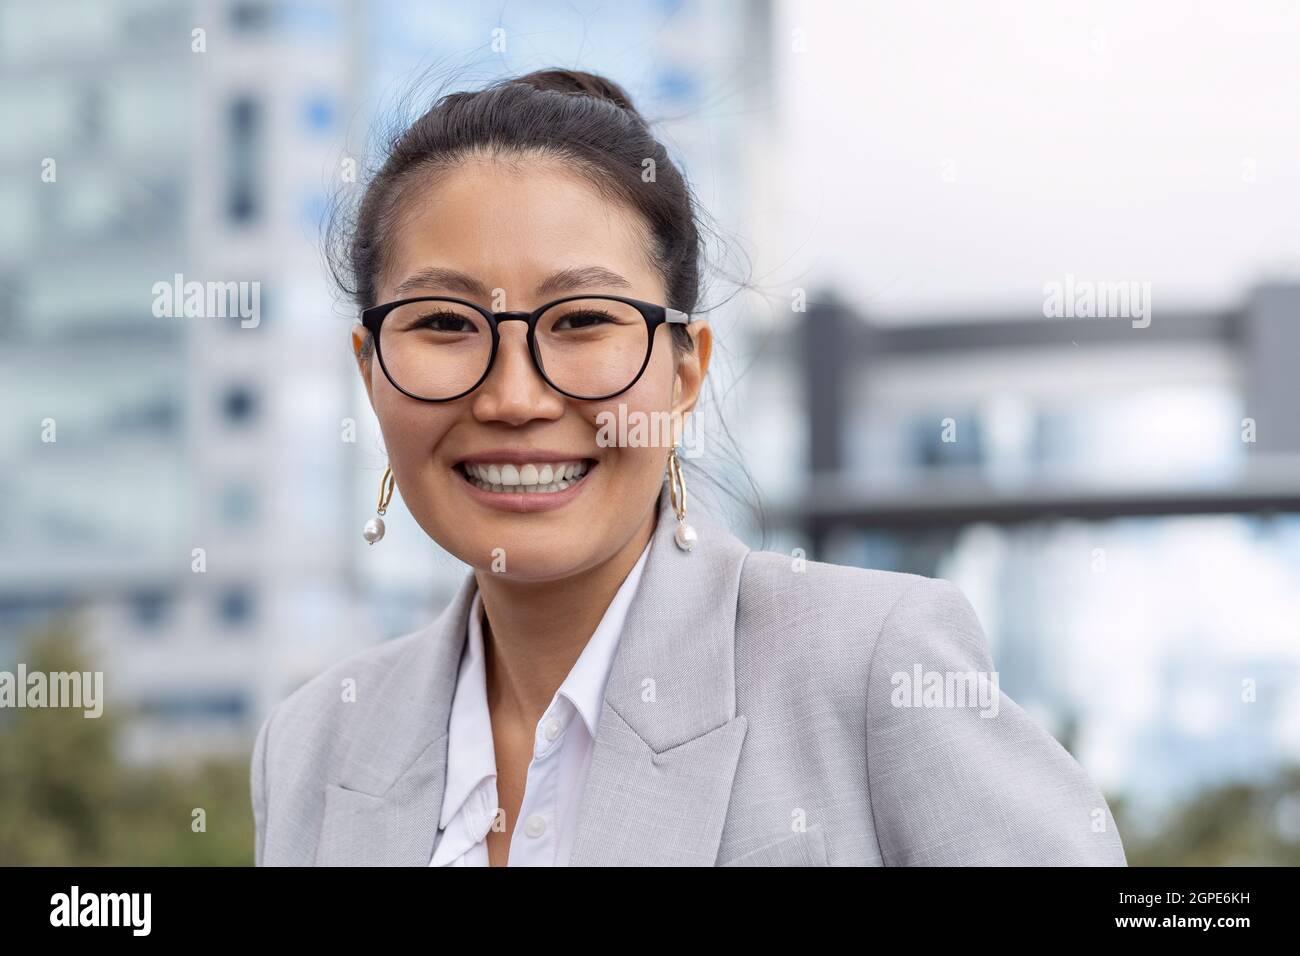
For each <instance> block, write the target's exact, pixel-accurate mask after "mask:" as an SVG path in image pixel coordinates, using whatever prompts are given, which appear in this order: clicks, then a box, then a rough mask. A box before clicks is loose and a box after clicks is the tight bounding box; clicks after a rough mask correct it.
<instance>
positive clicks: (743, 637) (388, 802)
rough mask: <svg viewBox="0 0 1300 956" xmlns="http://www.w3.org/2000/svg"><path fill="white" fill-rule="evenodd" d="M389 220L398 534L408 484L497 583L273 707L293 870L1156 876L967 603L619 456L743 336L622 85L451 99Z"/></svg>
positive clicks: (375, 400) (271, 739)
mask: <svg viewBox="0 0 1300 956" xmlns="http://www.w3.org/2000/svg"><path fill="white" fill-rule="evenodd" d="M353 226H354V232H353V236H352V240H351V242H350V245H349V247H348V248H349V261H348V271H349V272H350V273H351V276H352V279H353V280H354V282H355V289H354V293H355V296H356V299H357V302H358V304H359V306H360V308H361V310H362V321H361V323H360V324H358V325H357V326H356V327H355V328H354V330H353V334H352V346H353V349H354V352H355V354H356V357H357V362H358V367H359V369H360V372H361V375H362V377H363V379H364V381H365V385H366V389H367V391H368V393H369V396H370V402H371V404H372V406H373V408H374V410H375V413H376V415H377V416H378V419H379V423H380V426H381V429H382V432H383V436H384V441H385V445H386V447H387V450H388V454H389V456H390V468H391V472H386V473H385V476H384V479H383V481H382V482H381V491H380V507H379V509H378V510H379V513H380V514H381V515H382V514H383V511H384V507H385V506H386V504H387V502H388V497H389V496H390V495H391V493H392V489H393V481H394V479H395V481H396V484H397V485H398V486H400V489H401V493H402V498H403V500H404V501H405V503H406V505H407V507H408V508H409V509H410V511H411V513H412V515H414V517H415V519H416V521H417V522H418V523H419V524H420V526H421V527H422V528H423V529H424V530H425V531H426V532H427V533H428V534H429V536H430V537H431V538H433V539H434V540H435V541H437V542H438V544H440V545H441V546H442V547H443V548H445V549H446V550H447V551H449V552H450V553H452V554H454V555H455V556H456V557H458V558H460V559H461V560H463V561H464V562H466V563H467V564H469V565H470V566H471V567H472V568H473V572H472V573H471V574H469V575H467V576H466V578H465V580H464V582H463V583H462V585H461V587H460V590H459V592H458V593H457V595H456V597H455V599H454V600H453V601H452V603H451V605H450V606H449V607H448V608H446V610H444V611H443V613H442V615H441V616H440V617H439V618H438V619H437V620H436V621H434V622H433V624H431V625H430V626H429V627H427V628H425V629H424V630H421V631H419V632H417V633H414V634H410V635H408V636H406V637H403V638H400V639H397V640H394V641H390V642H387V643H385V644H383V645H381V646H378V647H375V648H372V649H369V650H367V651H365V652H363V653H361V654H358V655H355V656H353V657H351V658H350V659H348V660H345V661H343V662H342V663H340V664H338V665H336V666H334V667H332V668H331V669H330V670H328V671H327V672H326V673H324V674H322V675H320V676H319V677H317V678H316V679H314V680H312V681H310V682H309V683H307V684H306V685H305V686H303V687H301V688H300V689H299V690H297V691H296V692H295V693H294V694H293V695H292V696H290V697H289V698H288V699H286V700H285V701H283V702H282V703H280V704H279V705H278V706H277V707H276V708H275V709H274V710H273V711H272V713H271V715H270V716H269V717H268V719H267V721H266V722H265V724H264V725H263V727H262V729H261V732H260V733H259V734H258V737H257V742H256V747H255V751H254V755H253V762H252V797H253V806H254V816H255V819H256V826H257V845H256V851H257V852H256V856H257V862H258V863H259V864H266V865H277V864H281V865H282V864H288V865H306V864H313V863H315V864H404V865H413V866H426V865H434V866H442V865H456V866H483V865H493V866H501V865H506V864H509V865H516V866H517V865H593V864H631V865H705V866H712V865H715V864H716V865H852V864H873V865H874V864H888V865H900V864H1117V865H1123V863H1124V854H1123V850H1122V847H1121V844H1120V840H1119V836H1118V834H1117V832H1116V829H1115V823H1114V820H1113V819H1112V817H1111V815H1110V811H1109V808H1108V807H1107V806H1106V802H1105V800H1104V799H1103V798H1102V796H1101V794H1100V793H1099V792H1098V790H1097V788H1096V787H1095V786H1094V785H1093V784H1092V783H1091V781H1090V780H1089V779H1088V777H1087V776H1086V775H1085V773H1084V772H1083V770H1082V769H1081V768H1080V767H1079V765H1078V764H1077V763H1076V762H1075V761H1074V760H1073V759H1072V758H1071V757H1070V755H1069V754H1068V753H1066V751H1065V750H1064V749H1063V748H1062V747H1061V746H1060V745H1059V744H1058V743H1057V742H1056V741H1055V740H1053V739H1052V738H1051V737H1050V736H1049V735H1048V734H1046V733H1045V732H1044V731H1042V730H1041V729H1039V728H1038V727H1037V726H1036V725H1035V724H1034V723H1032V722H1031V721H1030V720H1029V718H1028V717H1027V716H1026V715H1025V714H1024V712H1023V711H1021V710H1020V708H1018V707H1017V706H1016V705H1015V704H1014V703H1013V702H1012V701H1010V700H1009V699H1008V698H1007V697H1005V695H1001V694H1000V692H999V691H997V687H996V674H995V673H994V672H993V665H992V661H991V660H990V658H989V653H988V650H987V646H986V642H985V639H984V635H983V633H982V631H981V629H980V625H979V623H978V621H977V620H976V617H975V615H974V613H973V612H972V610H971V607H970V605H969V603H968V602H967V601H966V599H965V597H964V596H963V595H962V594H961V592H960V591H959V590H958V589H957V588H956V587H954V586H953V585H951V584H949V583H948V582H946V581H942V580H935V579H930V578H925V577H921V576H917V575H910V574H898V573H891V572H884V571H871V570H861V569H857V568H849V567H838V566H835V565H828V564H821V563H817V562H803V561H801V560H797V559H796V560H791V559H790V558H789V557H787V556H785V555H781V554H775V553H767V552H753V551H750V550H749V549H748V548H746V547H745V546H744V545H743V544H742V543H741V542H740V541H739V540H737V539H736V538H735V537H733V536H732V535H731V534H730V533H729V532H728V531H727V530H726V529H725V528H724V527H722V526H720V525H719V524H716V523H714V522H712V521H710V520H708V519H706V518H705V517H704V516H703V515H700V514H698V513H697V512H698V509H696V510H695V511H688V505H689V502H688V501H687V500H686V489H685V486H684V483H683V482H682V480H681V472H680V467H679V463H678V461H677V458H676V451H675V449H672V448H668V447H664V445H663V444H662V443H661V444H654V443H642V442H632V441H624V442H623V443H621V444H620V443H618V442H613V443H611V442H609V441H608V440H606V439H607V437H608V428H606V427H604V425H605V424H607V423H608V422H609V421H610V416H611V415H615V416H617V415H622V416H624V418H623V419H621V420H626V421H634V420H636V419H637V418H638V416H640V417H641V418H643V419H649V418H650V417H652V416H658V420H662V419H663V417H664V416H665V415H667V416H669V417H670V418H671V420H673V421H680V420H681V418H682V417H683V416H685V415H687V414H689V413H690V411H691V410H692V409H693V408H694V406H695V404H696V401H697V398H698V396H699V393H700V387H701V384H702V382H703V380H704V377H705V375H706V373H707V370H708V365H709V357H710V352H711V343H712V339H711V332H710V329H709V326H708V325H707V323H706V322H704V321H703V320H702V319H701V318H700V317H699V316H698V315H693V314H692V312H693V310H694V309H695V307H696V300H697V296H698V291H699V255H700V248H699V246H700V243H699V238H698V232H697V226H696V222H695V214H694V209H693V203H692V199H691V196H690V193H689V190H688V187H687V186H686V184H685V182H684V180H683V179H682V176H681V174H680V173H679V172H678V170H677V169H676V168H675V167H674V165H673V163H672V162H671V161H670V160H669V158H668V156H667V154H666V152H665V150H664V148H663V147H662V145H660V144H659V143H658V142H657V141H656V139H655V138H654V136H653V135H652V134H651V132H650V131H649V129H648V128H647V126H646V124H645V122H644V121H643V120H642V118H641V116H640V115H639V114H638V113H637V112H636V110H635V109H634V108H633V106H632V104H631V103H630V102H629V101H628V98H627V96H626V94H625V93H624V92H623V90H622V89H620V88H619V87H618V86H617V85H615V84H613V83H611V82H609V81H607V80H604V79H602V78H600V77H596V76H593V75H590V74H586V73H578V72H572V71H566V70H549V71H544V72H540V73H534V74H531V75H529V76H525V77H523V78H521V79H519V80H516V81H513V82H503V83H501V84H498V85H496V86H493V87H491V88H489V89H487V90H483V91H479V92H474V93H460V94H455V95H452V96H449V97H446V98H444V99H443V100H441V101H440V102H439V103H438V104H437V105H436V106H435V107H434V108H433V109H432V110H430V111H429V112H428V113H426V114H425V115H424V116H423V117H421V118H420V119H419V120H417V121H416V122H415V123H414V124H413V125H412V126H411V127H410V128H409V129H408V130H407V131H406V132H405V133H404V134H403V135H402V136H401V137H399V138H398V140H397V141H396V142H395V143H394V144H393V147H392V150H391V153H390V155H389V156H388V158H387V160H386V163H385V165H384V166H383V167H382V169H381V170H380V171H379V172H378V174H377V175H376V176H375V178H374V179H373V181H372V182H371V183H370V184H369V186H368V187H367V191H366V193H365V195H364V198H363V201H362V203H361V205H360V207H359V210H358V215H357V217H356V219H355V222H354V223H353ZM620 406H622V407H621V408H620ZM665 477H667V479H668V480H667V485H668V487H667V489H665ZM382 534H383V525H382V519H381V518H380V519H375V520H372V522H371V523H370V524H369V525H367V528H366V536H367V538H368V540H370V541H371V542H372V543H373V542H374V541H376V540H378V539H379V538H380V537H382ZM933 675H938V676H937V678H936V677H935V676H933ZM954 677H955V678H957V680H954ZM936 680H937V681H938V683H936ZM913 681H915V682H916V683H915V684H913ZM963 681H966V684H964V685H963V684H962V682H963ZM962 686H965V687H966V689H968V690H972V693H971V694H970V695H969V696H963V697H962V699H957V698H956V697H953V696H952V691H953V689H954V688H958V689H960V688H961V687H962ZM976 688H977V689H978V690H979V692H980V693H974V689H976ZM945 695H946V696H945Z"/></svg>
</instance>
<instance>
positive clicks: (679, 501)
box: [668, 448, 686, 521]
mask: <svg viewBox="0 0 1300 956" xmlns="http://www.w3.org/2000/svg"><path fill="white" fill-rule="evenodd" d="M668 500H669V501H670V502H671V503H672V506H673V512H674V513H675V514H676V515H677V520H679V521H680V520H682V519H684V518H685V517H686V479H685V478H683V477H682V463H681V462H680V461H679V460H678V458H677V449H676V448H673V449H672V450H671V451H669V452H668Z"/></svg>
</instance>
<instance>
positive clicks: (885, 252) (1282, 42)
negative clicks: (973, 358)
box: [769, 0, 1300, 319]
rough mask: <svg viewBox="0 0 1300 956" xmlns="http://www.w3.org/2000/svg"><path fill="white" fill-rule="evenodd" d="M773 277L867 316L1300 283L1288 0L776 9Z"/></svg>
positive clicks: (1297, 30)
mask: <svg viewBox="0 0 1300 956" xmlns="http://www.w3.org/2000/svg"><path fill="white" fill-rule="evenodd" d="M775 45H776V50H777V54H776V69H777V73H776V75H777V76H778V77H780V81H779V82H778V83H777V85H776V87H777V93H778V96H779V97H780V99H781V102H780V111H779V114H780V125H781V132H782V135H781V136H780V137H779V138H778V141H777V142H775V143H774V145H773V148H775V149H779V150H782V151H783V152H782V160H781V162H780V163H779V164H778V165H777V168H778V169H782V170H784V175H783V176H782V182H781V184H780V185H781V201H780V207H781V208H780V211H779V213H778V214H777V216H778V223H779V228H778V229H777V230H776V235H778V236H779V237H780V240H781V246H782V248H780V249H779V250H775V251H774V253H773V255H772V256H771V257H770V261H769V265H772V264H776V265H777V266H778V269H779V272H778V275H779V278H780V279H781V280H782V281H783V282H785V283H786V284H787V285H804V286H807V287H809V288H815V287H817V286H818V285H819V284H820V283H824V282H834V283H835V284H836V285H838V286H839V287H840V288H842V289H844V290H845V291H846V292H848V293H849V294H850V295H851V296H852V297H853V298H854V299H855V300H856V301H857V302H859V303H861V304H862V305H863V306H864V307H866V308H868V309H869V310H870V311H871V313H872V314H873V315H874V316H877V317H879V318H883V319H888V318H890V317H899V318H902V317H904V316H912V317H924V316H928V315H936V316H937V315H944V316H948V315H957V314H969V313H980V314H988V315H992V314H1008V315H1024V316H1025V317H1029V316H1031V315H1034V314H1041V311H1040V310H1041V308H1042V289H1043V286H1044V284H1045V283H1047V282H1051V281H1061V280H1063V279H1064V277H1065V276H1066V275H1067V274H1073V275H1075V276H1076V277H1078V278H1080V279H1090V280H1094V281H1117V280H1132V281H1149V282H1151V283H1152V290H1153V291H1152V298H1153V303H1154V307H1155V308H1156V309H1160V308H1161V307H1170V308H1173V307H1192V308H1202V307H1216V306H1223V305H1231V304H1235V303H1237V302H1239V301H1240V300H1241V299H1242V298H1243V297H1244V296H1245V295H1246V293H1247V291H1248V290H1249V288H1250V287H1251V285H1252V284H1254V283H1255V282H1258V281H1260V280H1262V279H1265V278H1275V279H1278V278H1280V279H1286V278H1290V279H1291V280H1292V281H1300V241H1298V240H1300V123H1298V122H1297V120H1296V104H1297V102H1300V56H1297V55H1296V51H1297V49H1300V0H1252V2H1250V3H1226V2H1214V3H1206V2H1187V0H1181V2H1173V0H1155V2H1143V3H1140V4H1137V3H1131V2H1113V0H1103V2H1090V3H1087V4H1084V3H1050V4H1045V3H1042V2H1033V0H1002V2H981V3H967V2H954V0H942V2H936V0H924V2H920V3H884V2H867V3H856V4H833V5H832V4H827V3H821V2H815V0H813V2H807V0H784V2H778V4H777V13H776V27H775Z"/></svg>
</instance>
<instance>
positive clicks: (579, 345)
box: [537, 298, 650, 398]
mask: <svg viewBox="0 0 1300 956" xmlns="http://www.w3.org/2000/svg"><path fill="white" fill-rule="evenodd" d="M649 345H650V340H649V336H648V335H647V330H646V321H645V319H644V318H643V317H642V315H641V313H640V312H639V311H637V309H636V308H634V307H633V306H630V305H627V304H625V303H623V302H617V301H615V300H613V299H601V298H590V299H574V300H572V301H569V302H561V303H559V304H558V305H554V306H552V307H551V308H549V309H547V310H546V311H545V312H544V313H542V316H541V318H540V319H539V320H538V322H537V351H538V354H539V355H540V357H541V360H542V367H543V368H544V369H545V370H546V374H547V376H548V377H549V378H550V380H551V381H552V382H553V383H555V385H557V386H558V387H559V388H560V389H561V390H563V391H565V392H568V393H569V394H570V395H576V396H578V397H580V398H602V397H604V396H606V395H613V394H615V393H617V392H621V391H622V390H623V389H625V388H627V387H628V386H629V385H631V384H632V380H633V379H635V378H636V376H637V373H638V372H639V371H641V366H642V365H643V364H644V363H645V359H646V353H647V351H648V349H649Z"/></svg>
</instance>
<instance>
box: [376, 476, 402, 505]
mask: <svg viewBox="0 0 1300 956" xmlns="http://www.w3.org/2000/svg"><path fill="white" fill-rule="evenodd" d="M396 483H397V479H396V477H394V475H393V466H392V465H388V466H387V467H385V468H384V477H382V478H380V479H379V507H378V508H377V509H376V511H377V513H378V514H383V513H384V512H386V511H387V510H388V503H389V502H390V501H392V500H393V486H394V485H395V484H396Z"/></svg>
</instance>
